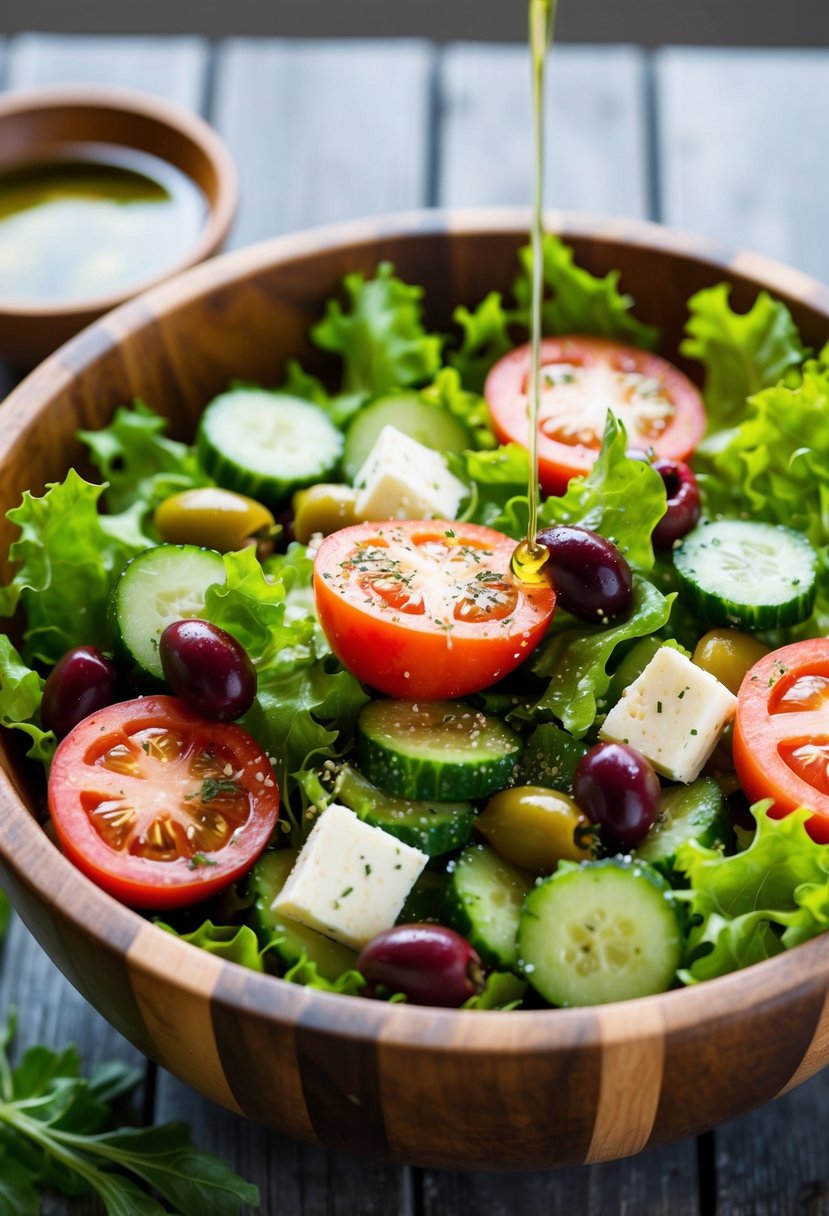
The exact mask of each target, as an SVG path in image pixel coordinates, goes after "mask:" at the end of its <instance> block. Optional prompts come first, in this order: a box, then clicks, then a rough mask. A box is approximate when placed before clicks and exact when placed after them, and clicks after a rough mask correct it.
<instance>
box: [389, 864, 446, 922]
mask: <svg viewBox="0 0 829 1216" xmlns="http://www.w3.org/2000/svg"><path fill="white" fill-rule="evenodd" d="M448 882H449V879H448V876H447V875H446V873H445V871H442V870H424V871H423V873H422V874H421V875H420V878H418V880H417V882H416V883H415V885H414V886H413V887H412V889H411V891H410V892H409V894H408V897H407V899H406V902H405V904H404V905H403V908H402V911H401V913H400V915H399V916H398V918H397V923H398V925H417V924H422V923H423V922H424V921H425V922H431V923H432V924H435V925H440V924H443V922H444V920H445V914H444V908H445V904H446V886H447V883H448Z"/></svg>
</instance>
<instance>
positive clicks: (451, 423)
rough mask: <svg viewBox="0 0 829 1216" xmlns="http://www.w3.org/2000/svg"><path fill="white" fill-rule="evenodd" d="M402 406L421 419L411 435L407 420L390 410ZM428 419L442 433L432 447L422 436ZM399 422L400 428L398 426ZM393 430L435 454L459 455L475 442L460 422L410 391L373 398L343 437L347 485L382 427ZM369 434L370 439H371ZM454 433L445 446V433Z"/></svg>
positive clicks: (344, 472)
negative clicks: (430, 448)
mask: <svg viewBox="0 0 829 1216" xmlns="http://www.w3.org/2000/svg"><path fill="white" fill-rule="evenodd" d="M395 405H398V406H402V407H403V409H407V408H408V409H410V410H413V411H414V412H415V413H416V414H417V413H420V414H421V415H422V419H423V424H424V425H421V426H420V427H419V429H418V430H417V433H416V434H414V433H413V431H414V427H412V425H411V421H410V419H409V417H408V416H407V417H405V418H402V419H401V418H400V416H399V410H397V411H396V410H395V409H394V406H395ZM386 413H388V415H389V417H388V418H385V417H383V418H382V419H381V421H380V422H379V425H378V424H375V425H374V427H372V417H373V416H375V415H377V416H378V417H379V416H380V415H385V414H386ZM429 415H432V417H433V418H434V420H435V422H436V424H437V426H438V427H439V428H440V429H441V430H442V431H443V432H444V434H443V435H442V442H441V443H439V444H438V445H433V444H432V443H431V442H430V441H429V438H428V437H426V436H425V435H424V431H425V422H426V419H427V418H428V417H429ZM401 422H402V423H404V425H401ZM389 425H390V426H395V427H397V429H398V430H399V431H402V432H403V434H404V435H409V436H410V437H411V438H412V439H415V440H417V442H418V443H422V444H423V446H424V447H433V448H434V451H436V452H447V451H448V452H463V451H465V450H466V449H467V448H474V447H475V440H474V437H473V435H472V434H471V433H470V431H469V430H468V429H467V428H466V427H465V426H464V425H463V423H462V422H461V421H460V419H458V418H455V417H454V416H453V415H452V414H450V413H449V412H448V411H447V410H444V409H442V408H441V406H439V405H434V404H431V403H429V402H426V401H424V400H423V398H422V397H421V396H420V394H419V393H417V392H414V391H408V392H407V391H401V392H397V393H386V394H384V396H382V397H377V398H376V399H375V400H374V401H371V402H369V403H368V405H366V406H364V407H363V409H361V410H360V411H359V413H358V414H356V415H355V417H354V418H353V419H352V420H351V422H350V424H349V426H348V430H347V431H346V434H345V446H344V448H343V457H342V468H343V476H344V477H345V478H346V480H347V481H349V482H351V483H353V481H354V478H355V477H356V476H357V474H358V473H359V471H360V469H361V468H362V467H363V465H364V464H365V461H366V458H367V457H368V454H369V452H370V451H371V449H372V447H373V446H374V442H375V441H376V439H377V437H378V436H379V434H380V432H381V431H382V429H383V427H384V426H389ZM372 431H373V435H372ZM451 432H454V435H453V438H452V441H451V442H449V443H447V442H446V438H447V433H451ZM364 434H365V435H369V436H371V442H369V443H366V441H365V439H364V438H363V436H364Z"/></svg>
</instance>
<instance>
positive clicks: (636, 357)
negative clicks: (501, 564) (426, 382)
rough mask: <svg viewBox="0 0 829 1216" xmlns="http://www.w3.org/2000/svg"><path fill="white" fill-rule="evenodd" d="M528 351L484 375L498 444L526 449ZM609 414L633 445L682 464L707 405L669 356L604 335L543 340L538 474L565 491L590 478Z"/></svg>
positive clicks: (546, 486) (551, 490)
mask: <svg viewBox="0 0 829 1216" xmlns="http://www.w3.org/2000/svg"><path fill="white" fill-rule="evenodd" d="M529 379H530V347H529V345H527V346H519V347H517V348H516V349H515V350H513V351H510V353H509V354H508V355H504V357H503V358H502V359H499V360H498V362H497V363H496V364H495V366H494V367H493V368H492V370H491V371H490V373H489V375H488V376H487V381H486V387H485V389H484V393H485V395H486V400H487V405H488V406H489V412H490V414H491V416H492V425H493V427H494V428H495V433H496V435H497V436H498V438H499V439H500V440H501V442H502V443H520V444H522V445H523V446H524V447H527V446H528V444H529V438H528V418H527V409H528V400H529V396H528V395H529ZM609 410H612V411H613V413H614V414H615V415H616V417H617V418H620V419H621V421H622V422H623V423H624V424H625V428H626V430H627V434H628V439H629V442H630V446H631V447H632V448H641V449H643V450H646V449H648V448H653V450H654V452H656V454H657V455H658V456H665V457H669V458H670V459H672V460H685V459H687V457H688V456H689V455H690V454H691V452H692V451H693V450H694V448H695V447H696V445H697V443H698V442H699V440H700V439H701V438H702V435H703V432H704V430H705V407H704V405H703V403H702V397H701V396H700V394H699V392H698V390H697V389H696V388H695V387H694V385H693V384H692V383H691V381H690V380H689V379H688V377H687V376H685V375H683V373H682V372H681V371H680V370H679V369H678V368H676V367H674V365H673V364H672V363H669V362H668V361H667V360H666V359H661V358H660V357H659V355H652V354H651V353H650V352H649V351H646V350H638V349H637V348H636V347H635V346H623V345H622V343H621V342H611V341H610V340H609V339H607V338H583V337H577V336H567V337H562V338H545V339H544V341H543V342H542V343H541V402H540V405H539V418H538V477H539V481H540V482H541V487H542V489H543V490H544V491H545V492H546V493H547V494H563V493H564V491H565V490H566V489H567V483H568V482H569V480H570V478H571V477H576V476H579V475H582V476H583V475H584V474H585V473H589V472H590V469H591V467H592V465H593V463H594V461H595V459H596V457H597V456H598V454H599V449H600V448H601V446H602V435H603V434H604V428H605V421H606V419H607V414H608V411H609Z"/></svg>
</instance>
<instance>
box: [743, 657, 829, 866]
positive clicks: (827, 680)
mask: <svg viewBox="0 0 829 1216" xmlns="http://www.w3.org/2000/svg"><path fill="white" fill-rule="evenodd" d="M734 766H735V768H736V770H737V775H738V777H739V778H740V784H741V785H742V787H743V789H744V790H745V792H746V794H747V795H748V797H749V798H750V799H751V801H752V802H756V801H759V800H760V799H761V798H773V799H774V806H773V807H772V808H771V810H770V811H769V814H770V815H771V816H772V818H774V819H782V817H783V816H784V815H787V814H788V813H789V811H793V810H795V809H796V808H797V807H801V806H805V807H808V808H809V810H812V811H814V812H815V813H814V816H813V817H812V818H811V819H810V820H809V821H808V824H807V827H808V831H809V835H810V836H811V837H812V839H813V840H817V841H819V842H820V843H821V844H829V638H812V639H809V640H807V641H804V642H795V643H794V644H793V645H791V646H784V647H783V648H782V649H781V650H774V651H772V653H771V654H767V655H765V656H764V657H763V658H762V659H760V661H759V663H755V665H754V666H753V667H752V668H751V670H750V671H749V672H748V673H747V674H746V676H745V678H744V679H743V682H742V684H741V685H740V692H739V695H738V699H737V716H736V719H735V722H734Z"/></svg>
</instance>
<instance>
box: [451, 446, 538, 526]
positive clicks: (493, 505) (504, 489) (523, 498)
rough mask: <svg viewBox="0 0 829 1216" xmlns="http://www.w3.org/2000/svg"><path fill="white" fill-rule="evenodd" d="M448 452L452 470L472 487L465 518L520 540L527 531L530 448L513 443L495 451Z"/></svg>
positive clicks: (468, 521) (464, 513) (462, 515)
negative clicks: (528, 454) (528, 452)
mask: <svg viewBox="0 0 829 1216" xmlns="http://www.w3.org/2000/svg"><path fill="white" fill-rule="evenodd" d="M445 456H446V463H447V465H448V466H449V469H450V471H451V472H452V473H454V474H455V476H456V477H458V478H459V479H460V480H461V481H462V482H464V483H465V484H466V485H467V486H468V487H469V498H468V500H467V502H466V505H465V506H464V508H463V510H462V511H461V520H462V521H463V522H464V523H475V524H484V525H485V526H486V527H488V528H496V529H497V530H498V531H499V532H505V533H506V534H507V536H512V537H513V538H514V539H515V540H520V538H521V537H522V536H523V535H525V533H526V531H527V476H528V474H529V461H528V459H527V452H526V449H525V448H522V447H521V445H520V444H517V443H509V444H505V445H504V446H503V447H499V448H495V449H494V451H485V452H474V451H468V452H447V453H446V454H445Z"/></svg>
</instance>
